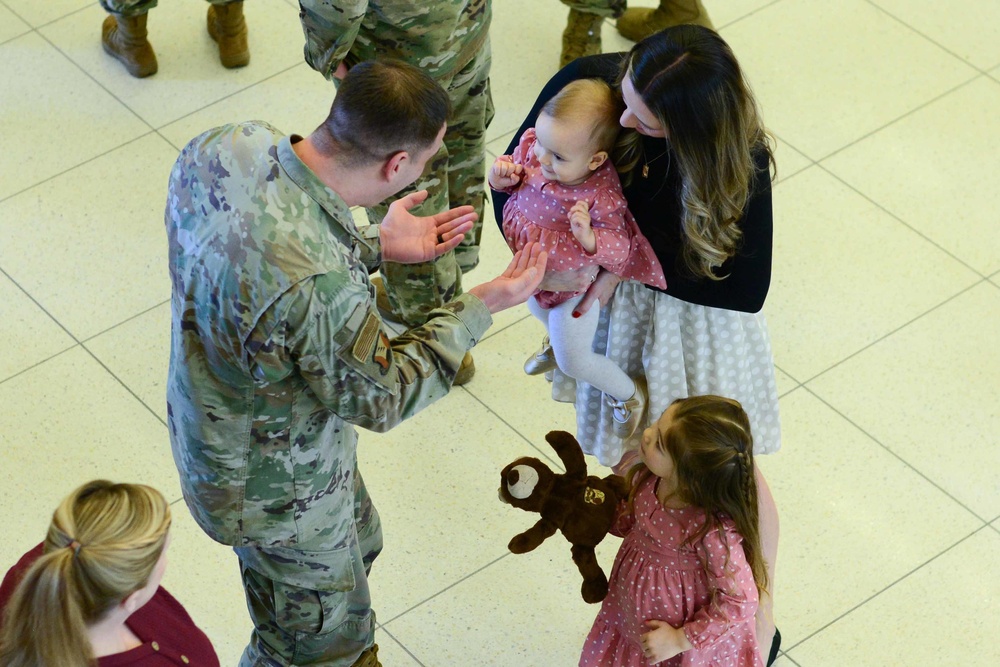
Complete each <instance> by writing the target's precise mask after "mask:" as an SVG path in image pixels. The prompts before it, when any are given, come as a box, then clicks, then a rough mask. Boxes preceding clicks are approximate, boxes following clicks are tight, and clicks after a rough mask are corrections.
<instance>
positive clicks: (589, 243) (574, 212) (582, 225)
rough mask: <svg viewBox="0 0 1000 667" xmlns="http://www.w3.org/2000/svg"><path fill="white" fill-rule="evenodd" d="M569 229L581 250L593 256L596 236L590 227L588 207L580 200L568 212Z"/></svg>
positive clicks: (595, 248)
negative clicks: (581, 247)
mask: <svg viewBox="0 0 1000 667" xmlns="http://www.w3.org/2000/svg"><path fill="white" fill-rule="evenodd" d="M569 229H570V231H571V232H573V237H574V238H576V240H577V241H579V242H580V245H582V246H583V249H584V250H586V251H587V252H589V253H590V254H594V251H595V250H597V235H596V234H594V230H593V229H592V228H591V227H590V206H589V205H588V204H587V202H585V201H584V200H582V199H581V200H580V201H578V202H577V203H575V204H573V208H571V209H570V210H569Z"/></svg>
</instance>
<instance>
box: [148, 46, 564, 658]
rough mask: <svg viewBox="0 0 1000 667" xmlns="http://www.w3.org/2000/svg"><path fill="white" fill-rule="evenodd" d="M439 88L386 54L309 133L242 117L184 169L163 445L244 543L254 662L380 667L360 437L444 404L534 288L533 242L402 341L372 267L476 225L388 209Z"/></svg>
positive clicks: (178, 177)
mask: <svg viewBox="0 0 1000 667" xmlns="http://www.w3.org/2000/svg"><path fill="white" fill-rule="evenodd" d="M448 106H449V102H448V98H447V95H446V93H445V92H444V91H443V90H442V89H441V88H440V87H439V86H438V85H437V84H436V83H435V82H434V81H433V80H432V79H430V78H429V77H427V76H425V75H424V74H422V73H421V72H420V71H419V70H417V69H416V68H413V67H411V66H409V65H406V64H403V63H396V62H392V61H384V62H373V63H365V64H363V65H359V66H357V67H355V68H353V70H352V72H351V73H350V74H349V75H348V76H347V77H346V78H345V80H344V81H343V83H342V84H341V87H340V90H339V92H338V94H337V96H336V99H335V100H334V104H333V107H332V109H331V111H330V115H329V117H328V118H327V120H326V121H325V122H324V123H323V125H321V126H320V127H319V128H317V129H316V131H314V132H313V133H312V134H311V135H309V136H308V137H306V138H305V139H303V138H301V137H297V136H295V135H293V136H291V137H287V136H283V135H282V134H280V133H279V132H278V131H277V130H275V129H274V128H273V127H271V126H269V125H267V124H265V123H261V122H250V123H242V124H237V125H226V126H223V127H219V128H215V129H214V130H210V131H208V132H206V133H204V134H202V135H200V136H198V137H196V138H195V139H193V140H192V141H191V142H190V143H188V145H187V146H186V147H185V148H184V150H183V151H182V152H181V154H180V156H179V157H178V159H177V162H176V164H175V165H174V168H173V170H172V172H171V174H170V182H169V192H168V195H167V206H166V214H165V222H166V228H167V236H168V246H169V263H170V274H171V279H172V285H173V296H172V330H171V353H170V370H169V377H168V386H167V414H168V430H169V434H170V441H171V445H172V449H173V454H174V460H175V462H176V464H177V467H178V470H179V472H180V478H181V488H182V490H183V493H184V499H185V501H186V503H187V505H188V507H189V508H190V510H191V512H192V514H193V515H194V517H195V519H196V521H197V522H198V524H199V525H200V526H201V527H202V529H204V530H205V531H206V532H207V533H208V534H209V535H210V536H211V537H212V538H213V539H215V540H217V541H219V542H221V543H223V544H227V545H232V546H233V547H234V548H235V551H236V554H237V555H238V557H239V561H240V568H241V572H242V576H243V582H244V586H245V588H246V595H247V603H248V607H249V610H250V615H251V617H252V619H253V622H254V626H255V629H254V632H253V635H252V637H251V641H250V644H249V645H248V646H247V648H246V650H245V652H244V655H243V658H242V660H241V663H240V664H241V665H244V666H246V665H269V666H270V665H335V666H342V665H352V664H357V665H366V666H374V665H378V660H377V657H376V652H377V647H375V646H374V643H373V639H374V637H373V631H374V626H375V615H374V613H373V612H372V610H371V600H370V597H369V589H368V582H367V575H368V572H369V569H370V567H371V564H372V561H373V560H374V558H375V556H376V555H377V554H378V553H379V551H380V549H381V548H382V534H381V528H380V523H379V516H378V513H377V512H376V511H375V508H374V506H373V505H372V503H371V500H370V499H369V497H368V493H367V491H366V489H365V485H364V482H363V481H362V478H361V475H360V474H359V472H358V470H357V459H356V444H357V434H356V432H355V426H361V427H363V428H367V429H371V430H375V431H385V430H388V429H390V428H392V427H393V426H395V425H396V424H398V423H400V422H401V421H402V420H404V419H406V418H408V417H410V416H411V415H413V414H414V413H416V412H418V411H419V410H421V409H423V408H424V407H426V406H428V405H429V404H430V403H432V402H433V401H435V400H437V399H438V398H441V397H442V396H444V395H445V394H447V393H448V390H449V387H450V385H451V382H452V379H453V378H454V376H455V373H456V372H457V370H458V368H459V365H460V363H461V360H462V358H463V355H464V354H465V353H466V351H467V350H469V349H470V348H471V347H472V346H473V345H475V343H476V342H477V341H478V340H479V339H480V338H482V336H483V334H484V333H485V331H486V329H487V327H488V326H489V325H490V323H491V322H492V318H491V313H494V312H497V311H499V310H502V309H504V308H506V307H510V306H512V305H516V304H517V303H521V302H523V301H524V300H525V299H526V298H527V297H528V296H529V295H530V294H531V293H532V292H533V291H534V290H535V289H536V287H537V285H538V283H539V282H540V281H541V278H542V275H543V273H544V268H545V256H544V254H540V252H539V249H538V248H537V247H536V248H533V249H532V250H531V251H530V252H529V253H522V254H521V255H520V256H516V257H515V260H514V261H513V262H512V264H511V266H510V267H508V270H507V271H506V272H505V273H504V275H503V276H501V277H499V278H496V279H494V280H492V281H490V282H488V283H485V284H483V285H478V286H476V287H473V288H472V289H471V290H469V293H467V294H463V295H462V296H459V297H457V298H456V299H455V300H454V301H453V302H450V303H448V304H445V305H444V306H443V307H441V308H438V309H435V310H433V311H431V312H430V313H429V314H428V318H427V322H426V323H425V324H423V325H422V326H420V327H418V328H414V329H411V330H410V331H408V332H406V333H405V334H404V335H401V336H399V337H397V338H395V339H390V333H389V332H388V331H387V330H386V329H385V328H384V326H383V324H382V322H381V320H380V319H379V316H378V312H377V310H376V308H375V306H374V289H373V287H372V285H371V282H370V281H369V277H368V276H369V272H370V271H373V270H375V268H377V266H378V264H379V262H380V261H381V259H382V258H383V257H385V258H390V259H395V260H397V261H402V262H411V261H426V260H427V259H430V258H432V257H434V256H435V255H439V254H441V253H443V252H446V251H449V250H451V249H452V248H454V247H455V246H456V245H458V243H459V242H460V241H461V239H462V236H463V234H464V233H465V232H466V231H468V230H469V229H471V228H472V222H473V219H474V217H475V216H474V213H473V212H472V209H471V207H468V206H466V207H462V208H459V209H455V210H452V211H447V212H445V213H440V214H438V215H435V216H432V217H423V218H419V217H414V216H413V215H411V214H409V213H408V209H409V208H411V207H413V206H414V205H416V204H417V203H419V202H420V201H421V200H422V196H423V195H422V194H421V193H416V194H412V195H409V196H408V197H406V198H405V199H403V200H400V201H397V202H395V203H393V204H392V205H391V206H390V207H389V209H388V213H387V215H386V217H385V219H384V221H383V223H382V224H381V225H370V226H367V227H364V228H362V229H360V230H359V229H358V228H357V227H356V226H355V224H354V220H353V218H352V217H351V213H350V207H351V206H354V205H369V204H374V203H376V202H379V201H382V200H384V199H387V198H388V197H391V196H392V195H393V194H394V193H396V192H398V191H399V190H400V189H402V188H403V187H404V186H406V185H409V184H411V183H412V182H413V181H414V180H415V179H416V178H417V177H418V176H419V175H420V174H421V172H422V170H423V168H424V166H425V165H426V163H427V162H428V161H429V160H430V158H431V157H432V156H433V155H434V154H435V152H436V151H437V149H438V148H439V146H440V144H441V141H442V137H443V135H444V130H445V128H444V123H445V119H446V118H447V114H448Z"/></svg>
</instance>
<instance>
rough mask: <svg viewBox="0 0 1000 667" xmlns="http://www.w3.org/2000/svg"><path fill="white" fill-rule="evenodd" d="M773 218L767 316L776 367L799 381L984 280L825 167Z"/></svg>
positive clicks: (793, 183) (781, 201)
mask: <svg viewBox="0 0 1000 667" xmlns="http://www.w3.org/2000/svg"><path fill="white" fill-rule="evenodd" d="M774 219H775V221H776V224H775V238H774V275H773V278H772V283H771V291H770V293H769V295H768V302H767V317H768V322H769V324H770V327H771V336H772V345H773V349H774V357H775V363H777V365H778V366H779V367H781V368H782V369H783V370H784V371H786V372H787V373H789V374H790V375H792V376H793V377H795V378H798V379H799V380H800V381H805V380H807V379H809V378H811V377H813V376H815V375H816V374H817V373H820V372H822V371H824V370H826V369H827V368H829V367H830V366H831V365H833V364H835V363H837V362H838V361H840V360H841V359H844V358H845V357H847V356H849V355H851V354H853V353H854V352H857V351H858V350H860V349H862V348H863V347H864V346H866V345H869V344H871V343H872V342H874V341H876V340H878V339H879V338H881V337H882V336H885V335H886V334H888V333H890V332H891V331H893V330H895V329H897V328H898V327H900V326H902V325H903V324H905V323H907V322H909V321H910V320H912V319H913V318H915V317H917V316H919V315H921V314H922V313H924V312H926V311H927V310H928V309H930V308H933V307H934V306H936V305H938V304H939V303H941V302H942V301H944V300H946V299H948V298H950V297H951V296H953V295H955V294H957V293H958V292H959V291H961V290H963V289H965V288H967V287H968V286H970V285H972V284H973V283H975V282H977V281H978V280H980V278H979V277H978V276H977V275H976V274H975V273H974V272H973V271H970V270H969V269H968V268H967V267H965V266H963V265H962V264H960V263H959V262H957V261H955V260H954V259H952V258H951V257H949V256H948V255H947V254H946V253H944V252H942V251H941V250H940V249H938V248H936V247H935V246H934V245H933V244H931V243H928V242H927V241H926V240H925V239H924V238H922V237H921V236H920V235H918V234H916V233H914V232H913V230H911V229H909V228H907V227H906V226H905V225H903V224H901V223H900V222H899V221H898V220H896V219H894V218H893V217H892V216H890V215H889V214H887V213H885V212H884V211H883V210H881V209H880V208H879V207H878V206H876V205H875V204H873V203H871V202H870V201H868V200H867V199H865V198H864V197H862V196H861V195H859V194H858V193H856V192H854V191H853V190H851V189H850V188H849V187H847V186H846V185H844V184H843V183H841V182H840V181H838V180H837V179H836V178H835V177H833V176H831V175H830V174H828V173H826V172H825V171H823V170H822V169H819V168H816V167H812V168H810V169H807V170H806V171H804V172H801V173H799V174H797V175H795V176H793V177H790V178H789V179H788V180H786V181H783V182H781V183H780V184H778V186H777V187H776V188H775V194H774ZM889 249H891V252H890V251H889ZM929 266H933V267H934V270H932V271H928V270H927V267H929Z"/></svg>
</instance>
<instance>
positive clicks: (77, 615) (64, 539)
mask: <svg viewBox="0 0 1000 667" xmlns="http://www.w3.org/2000/svg"><path fill="white" fill-rule="evenodd" d="M169 528H170V507H169V505H167V502H166V500H165V499H164V497H163V495H162V494H161V493H160V492H159V491H157V490H156V489H153V488H151V487H148V486H144V485H141V484H113V483H111V482H107V481H104V480H96V481H93V482H89V483H87V484H84V485H83V486H81V487H80V488H78V489H77V490H76V491H74V492H73V493H72V494H70V495H69V497H67V498H66V499H65V500H63V502H62V503H61V504H60V505H59V507H58V508H57V509H56V511H55V514H54V515H53V517H52V523H51V524H50V526H49V532H48V536H47V537H46V539H45V545H44V554H43V555H42V557H41V558H39V559H38V560H37V561H35V562H34V563H33V564H32V566H31V567H30V568H29V569H28V571H27V572H26V573H25V576H24V578H23V579H22V580H21V582H20V583H19V584H18V586H17V588H16V590H15V591H14V594H13V596H12V597H11V600H10V603H9V604H8V605H7V609H6V612H5V614H4V623H3V629H2V632H0V667H88V666H89V665H93V664H95V659H94V655H93V651H92V649H91V646H90V640H89V638H88V636H87V628H88V626H89V625H92V624H93V623H95V622H97V621H99V620H100V619H101V618H102V617H103V616H104V615H105V614H107V613H108V612H109V611H111V610H112V609H114V608H115V607H116V606H117V605H118V604H120V603H121V602H122V601H123V600H124V599H125V598H127V597H128V596H129V595H130V594H132V593H134V592H135V591H137V590H139V589H141V588H143V586H145V585H146V583H147V581H148V580H149V576H150V574H151V573H152V571H153V568H154V566H155V565H156V563H157V561H158V560H159V558H160V554H161V553H162V552H163V548H164V545H165V543H166V538H167V531H168V530H169Z"/></svg>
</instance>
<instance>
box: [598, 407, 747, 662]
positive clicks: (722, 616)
mask: <svg viewBox="0 0 1000 667" xmlns="http://www.w3.org/2000/svg"><path fill="white" fill-rule="evenodd" d="M639 457H640V459H641V463H639V464H637V465H636V466H635V467H634V468H632V470H631V471H630V472H629V476H628V481H629V488H630V493H629V499H628V502H627V503H626V502H623V503H622V507H621V508H620V514H619V517H618V519H617V521H616V523H615V526H614V528H613V530H612V532H614V533H615V534H618V535H622V536H624V538H625V539H624V541H623V542H622V545H621V548H620V549H619V550H618V556H617V557H616V558H615V564H614V567H613V568H612V570H611V577H610V578H609V582H608V596H607V597H606V598H605V599H604V603H603V605H602V606H601V611H600V612H599V613H598V615H597V619H596V620H595V621H594V626H593V627H592V628H591V630H590V634H589V635H588V636H587V641H586V643H585V644H584V647H583V653H582V655H581V656H580V667H640V666H641V667H647V666H648V665H658V666H660V667H681V666H684V667H763V666H764V661H763V657H762V656H761V654H760V649H759V648H758V643H757V636H756V631H755V624H754V614H755V613H756V611H757V602H758V598H759V593H758V590H763V589H764V587H765V586H766V585H767V574H766V570H765V567H764V560H763V554H762V552H761V546H760V536H759V531H758V516H757V484H756V479H755V476H754V467H753V466H754V463H753V442H752V439H751V437H750V422H749V419H748V418H747V416H746V413H745V412H744V411H743V408H742V406H740V404H739V403H738V402H736V401H734V400H732V399H728V398H722V397H719V396H692V397H689V398H683V399H678V400H677V401H674V403H673V404H671V406H670V407H669V408H667V411H666V412H664V413H663V416H662V417H661V418H660V419H659V421H657V422H656V423H655V424H653V425H652V426H650V427H649V428H647V429H646V430H645V431H644V432H643V434H642V444H641V445H640V449H639Z"/></svg>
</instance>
